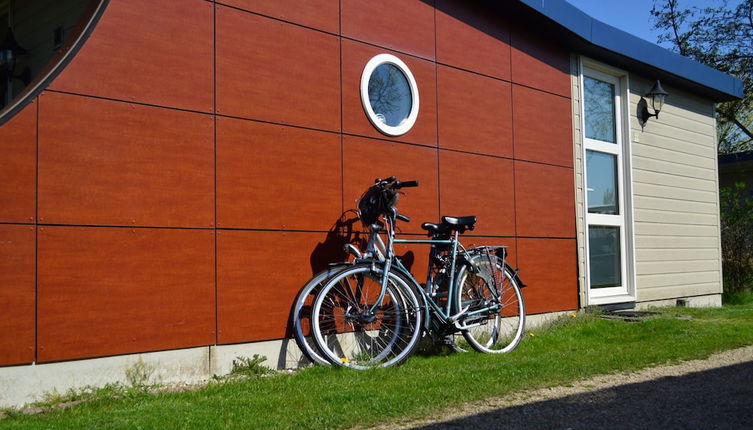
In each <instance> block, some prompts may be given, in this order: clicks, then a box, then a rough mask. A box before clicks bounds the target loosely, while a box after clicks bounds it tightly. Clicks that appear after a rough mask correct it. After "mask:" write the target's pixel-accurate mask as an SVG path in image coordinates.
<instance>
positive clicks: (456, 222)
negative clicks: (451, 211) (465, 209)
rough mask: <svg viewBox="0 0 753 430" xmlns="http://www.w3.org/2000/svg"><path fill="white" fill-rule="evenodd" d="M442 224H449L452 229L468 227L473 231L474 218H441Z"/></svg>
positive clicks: (474, 225)
mask: <svg viewBox="0 0 753 430" xmlns="http://www.w3.org/2000/svg"><path fill="white" fill-rule="evenodd" d="M442 224H449V225H451V226H454V227H468V229H469V230H473V228H474V227H476V217H475V216H443V217H442Z"/></svg>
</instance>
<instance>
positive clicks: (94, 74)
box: [50, 0, 213, 112]
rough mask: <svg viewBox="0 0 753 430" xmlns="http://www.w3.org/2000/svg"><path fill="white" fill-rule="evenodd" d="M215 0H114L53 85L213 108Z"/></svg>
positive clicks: (186, 106) (101, 94)
mask: <svg viewBox="0 0 753 430" xmlns="http://www.w3.org/2000/svg"><path fill="white" fill-rule="evenodd" d="M212 15H213V12H212V4H210V3H209V2H206V1H204V0H171V1H153V0H112V1H110V3H109V5H108V6H107V9H106V10H105V12H104V15H103V16H102V18H101V19H100V21H99V23H98V24H97V27H96V28H95V30H94V32H93V34H92V35H91V37H90V38H89V40H87V41H86V44H85V45H84V46H83V48H82V49H81V51H80V52H79V53H78V55H76V58H75V59H74V60H73V61H72V62H71V64H69V65H68V66H67V67H66V68H65V70H64V71H63V72H62V73H61V74H60V76H58V78H57V79H56V80H55V81H54V82H53V83H52V85H51V86H50V88H52V89H54V90H60V91H66V92H72V93H76V94H87V95H93V96H97V97H106V98H114V99H119V100H129V101H134V102H141V103H148V104H154V105H159V106H170V107H175V108H180V109H190V110H198V111H202V112H210V111H211V110H212V108H213V101H212V100H213V94H212V88H213V83H212V73H213V72H212V70H213V61H212V56H213V52H212V50H213V48H212V46H213V35H212V28H213V22H212V19H213V18H212Z"/></svg>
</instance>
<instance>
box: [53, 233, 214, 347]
mask: <svg viewBox="0 0 753 430" xmlns="http://www.w3.org/2000/svg"><path fill="white" fill-rule="evenodd" d="M214 240H215V239H214V231H211V230H177V229H131V228H91V227H41V228H40V230H39V361H56V360H67V359H74V358H85V357H96V356H103V355H115V354H126V353H134V352H141V351H154V350H163V349H174V348H186V347H191V346H200V345H209V344H213V343H214V342H215V333H214V331H215V299H214V297H215V287H214Z"/></svg>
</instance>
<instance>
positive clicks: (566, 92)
mask: <svg viewBox="0 0 753 430" xmlns="http://www.w3.org/2000/svg"><path fill="white" fill-rule="evenodd" d="M511 39H512V56H511V59H512V81H513V82H515V83H516V84H521V85H525V86H528V87H533V88H538V89H540V90H543V91H548V92H550V93H554V94H559V95H561V96H564V97H570V91H571V83H570V52H569V51H567V50H566V49H564V48H561V47H559V46H556V45H554V44H553V43H552V42H550V41H548V40H544V39H541V38H540V37H539V36H537V35H533V34H531V33H529V32H528V31H524V30H521V29H518V30H515V31H513V32H512V37H511Z"/></svg>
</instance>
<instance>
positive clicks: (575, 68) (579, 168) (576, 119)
mask: <svg viewBox="0 0 753 430" xmlns="http://www.w3.org/2000/svg"><path fill="white" fill-rule="evenodd" d="M570 70H571V72H572V73H571V74H572V76H571V79H572V98H573V141H574V142H575V145H574V148H575V149H574V155H573V157H574V159H575V201H576V204H575V212H576V223H575V225H576V229H577V242H578V285H579V286H580V290H579V291H580V303H581V305H582V306H584V305H585V304H586V294H585V291H586V290H585V288H586V245H585V243H586V233H585V225H586V218H585V208H584V203H583V202H584V196H583V136H582V133H581V130H582V123H581V113H580V110H581V107H580V62H579V60H578V57H577V56H575V55H573V56H572V57H571V60H570Z"/></svg>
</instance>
